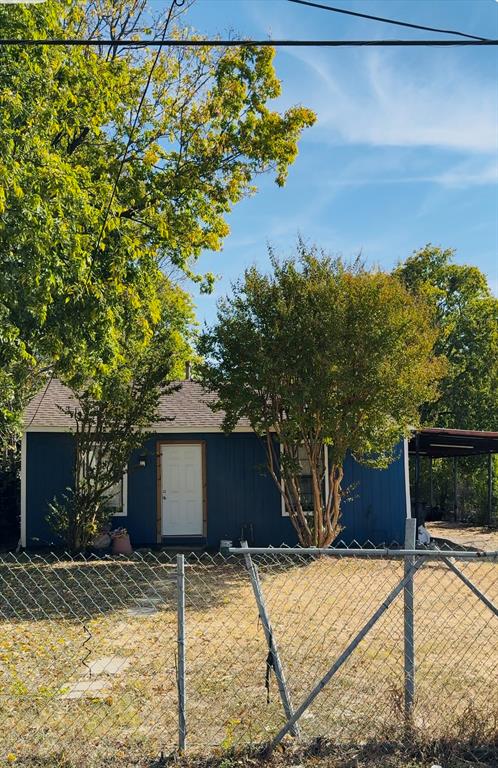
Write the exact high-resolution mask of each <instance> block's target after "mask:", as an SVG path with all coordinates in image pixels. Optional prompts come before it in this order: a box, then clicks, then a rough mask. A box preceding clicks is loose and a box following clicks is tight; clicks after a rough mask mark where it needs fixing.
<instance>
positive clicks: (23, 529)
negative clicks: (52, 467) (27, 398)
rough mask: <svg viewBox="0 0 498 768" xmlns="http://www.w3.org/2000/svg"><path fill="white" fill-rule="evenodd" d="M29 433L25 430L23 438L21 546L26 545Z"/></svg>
mask: <svg viewBox="0 0 498 768" xmlns="http://www.w3.org/2000/svg"><path fill="white" fill-rule="evenodd" d="M27 440H28V438H27V435H26V432H23V434H22V438H21V547H25V546H26V458H27Z"/></svg>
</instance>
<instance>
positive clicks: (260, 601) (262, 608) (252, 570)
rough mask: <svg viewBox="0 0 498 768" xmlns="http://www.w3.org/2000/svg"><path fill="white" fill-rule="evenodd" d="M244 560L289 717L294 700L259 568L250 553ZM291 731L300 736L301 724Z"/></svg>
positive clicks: (241, 543) (294, 726)
mask: <svg viewBox="0 0 498 768" xmlns="http://www.w3.org/2000/svg"><path fill="white" fill-rule="evenodd" d="M240 545H241V547H242V548H245V547H247V542H246V541H241V542H240ZM244 560H245V564H246V568H247V570H248V572H249V578H250V579H251V586H252V590H253V592H254V597H255V598H256V604H257V606H258V613H259V618H260V619H261V624H262V625H263V631H264V633H265V638H266V642H267V644H268V649H269V652H270V654H271V658H272V661H273V669H274V672H275V677H276V678H277V685H278V692H279V694H280V699H281V701H282V706H283V708H284V712H285V715H286V717H287V719H289V718H291V717H292V716H293V715H294V709H293V706H292V701H291V698H290V694H289V691H288V689H287V682H286V680H285V674H284V668H283V666H282V662H281V660H280V654H279V652H278V646H277V641H276V640H275V637H274V635H273V629H272V626H271V623H270V618H269V616H268V610H267V608H266V603H265V598H264V596H263V590H262V589H261V581H260V578H259V572H258V568H257V566H256V565H255V564H254V562H253V560H252V557H251V555H250V554H247V555H244ZM291 733H292V735H293V736H299V726H298V725H297V724H294V725H293V726H292V728H291Z"/></svg>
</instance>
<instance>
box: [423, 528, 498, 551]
mask: <svg viewBox="0 0 498 768" xmlns="http://www.w3.org/2000/svg"><path fill="white" fill-rule="evenodd" d="M426 527H427V530H428V531H429V533H430V534H431V536H437V537H438V538H442V539H446V540H448V541H454V542H455V544H458V545H459V546H463V547H470V548H472V549H479V550H488V551H491V550H495V551H496V550H498V528H495V529H489V528H486V527H482V526H477V525H463V524H462V523H451V522H443V521H437V522H433V523H427V525H426Z"/></svg>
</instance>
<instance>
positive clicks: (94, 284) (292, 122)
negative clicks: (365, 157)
mask: <svg viewBox="0 0 498 768" xmlns="http://www.w3.org/2000/svg"><path fill="white" fill-rule="evenodd" d="M154 8H155V5H154V4H153V3H152V2H151V3H148V2H144V0H98V2H91V1H90V0H86V1H85V2H79V1H78V0H48V2H46V3H43V4H40V5H36V6H19V5H15V6H12V5H11V6H5V5H4V6H0V36H2V37H19V38H37V37H44V38H63V37H112V38H117V37H120V36H121V37H132V36H134V35H142V34H146V32H147V30H146V28H147V27H149V26H150V25H151V19H152V18H153V16H154ZM163 10H164V9H163ZM156 22H157V24H158V25H160V24H162V23H163V22H164V16H163V17H162V19H161V18H159V19H156ZM176 23H177V24H178V23H179V20H178V19H177V22H176ZM158 28H159V27H158ZM168 34H169V33H168ZM171 34H176V35H182V34H183V32H182V30H181V29H180V28H179V27H178V26H177V27H176V28H175V29H174V30H173V29H172V31H171ZM273 54H274V52H273V51H272V50H271V49H268V48H262V49H259V48H256V47H251V48H242V49H238V48H229V49H218V48H216V49H213V48H209V47H208V46H202V47H199V48H196V49H195V50H194V49H188V50H180V49H171V48H165V49H164V50H163V51H162V53H161V55H160V57H159V61H158V64H157V66H156V67H155V69H154V72H153V75H152V78H151V83H150V87H149V89H148V91H147V95H146V97H145V100H144V104H143V108H142V110H141V112H140V116H139V119H138V123H137V127H136V131H135V132H134V134H133V136H132V137H131V139H132V140H131V146H130V149H129V153H128V155H127V157H126V161H125V163H124V169H123V173H122V174H121V177H120V180H119V183H118V185H117V188H116V194H115V196H114V199H113V202H112V206H111V208H110V211H109V216H108V217H107V219H106V212H107V209H108V206H109V203H110V200H111V194H112V190H113V186H114V183H115V180H116V178H117V173H118V168H119V166H120V163H121V160H122V158H123V155H124V152H125V147H126V145H127V143H128V139H129V137H130V126H131V125H132V123H133V120H134V118H135V115H136V109H137V105H138V103H139V100H140V96H141V94H142V92H143V89H144V87H145V84H146V82H147V77H148V75H149V73H150V71H151V66H152V61H153V58H154V56H155V49H154V51H152V52H151V51H146V50H143V49H138V50H131V49H126V50H122V49H119V48H118V47H115V48H111V49H109V47H102V48H98V47H92V48H84V47H73V48H64V47H61V46H60V47H29V48H22V47H16V46H10V47H9V46H3V47H2V49H1V50H0V320H1V331H0V371H1V373H0V430H2V431H3V432H5V430H7V429H10V428H11V427H13V426H16V425H17V424H18V419H19V413H20V410H21V407H22V405H23V403H24V402H25V400H26V398H27V397H28V396H29V394H30V393H31V391H32V389H33V387H36V386H38V385H39V381H40V378H39V377H40V375H41V374H42V373H43V372H47V371H50V372H51V373H55V374H56V375H58V376H63V377H65V378H67V377H72V376H73V375H76V374H77V375H78V376H80V377H83V378H91V377H93V376H99V375H101V374H107V373H109V372H111V371H112V370H113V369H114V368H116V367H119V365H120V364H121V361H122V360H121V354H122V345H121V339H122V337H123V335H126V334H127V333H128V329H129V328H130V327H134V328H140V331H141V334H142V336H143V338H144V341H145V342H147V340H148V339H150V338H151V337H152V336H153V334H154V328H155V325H156V323H157V322H158V317H159V314H160V311H161V298H160V293H161V290H162V282H161V280H160V275H161V271H163V272H164V273H165V274H167V275H169V276H170V277H175V279H176V278H181V277H185V276H187V277H189V278H190V279H191V280H194V281H196V282H198V283H199V284H200V286H201V289H203V290H209V287H210V285H211V284H212V279H213V278H212V276H211V275H202V274H197V273H196V270H195V262H196V260H197V258H198V257H199V255H200V253H201V252H202V251H203V250H204V249H219V248H220V247H221V245H222V242H223V239H224V237H225V236H226V235H227V233H228V225H227V223H226V221H225V217H226V215H227V214H228V213H229V212H230V210H231V208H232V206H233V205H234V204H235V203H236V202H238V201H239V200H240V199H241V198H242V197H243V196H244V195H246V194H249V193H250V192H252V191H253V190H254V185H253V182H254V178H255V177H256V176H257V175H258V174H259V173H263V172H266V171H271V170H273V171H274V172H275V177H276V181H277V183H278V184H283V183H284V181H285V177H286V173H287V168H288V166H289V164H290V163H292V161H293V160H294V159H295V157H296V154H297V140H298V138H299V135H300V133H301V130H302V129H303V128H304V127H305V126H308V125H311V124H312V123H313V120H314V116H313V114H312V113H311V112H310V111H309V110H307V109H304V108H302V107H295V108H291V109H289V110H288V111H287V112H285V114H279V113H277V112H275V111H272V110H270V109H269V108H268V106H267V102H268V101H269V100H271V99H273V98H275V97H276V96H278V94H279V92H280V83H279V81H278V79H277V77H276V75H275V72H274V69H273V64H272V59H273ZM104 222H106V223H105V227H104V229H103V232H102V237H101V238H99V233H100V232H101V229H102V227H103V226H104ZM97 244H98V247H97ZM181 301H183V299H181Z"/></svg>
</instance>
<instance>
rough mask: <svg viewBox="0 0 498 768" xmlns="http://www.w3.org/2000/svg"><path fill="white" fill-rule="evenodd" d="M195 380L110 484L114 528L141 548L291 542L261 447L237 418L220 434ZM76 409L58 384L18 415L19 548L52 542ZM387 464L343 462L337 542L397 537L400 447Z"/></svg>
mask: <svg viewBox="0 0 498 768" xmlns="http://www.w3.org/2000/svg"><path fill="white" fill-rule="evenodd" d="M209 400H210V396H209V395H208V394H207V393H206V392H205V391H204V390H203V389H202V388H201V386H200V385H199V384H198V383H196V382H194V381H185V382H182V386H181V389H180V390H179V391H178V392H176V393H174V394H172V395H169V396H167V397H164V398H163V400H162V402H161V407H160V420H159V421H158V423H157V424H154V425H153V427H152V429H151V432H153V437H152V438H151V439H149V440H148V441H147V442H146V443H145V445H144V446H143V449H141V450H140V451H138V452H136V453H135V454H134V455H132V456H131V457H130V461H129V464H128V468H127V472H125V473H124V475H123V480H122V482H121V483H120V484H119V487H117V488H116V491H115V495H114V497H113V499H114V500H115V506H116V516H115V517H114V518H113V521H112V522H113V525H114V526H124V527H126V529H127V530H128V532H129V534H130V537H131V541H132V544H133V545H134V546H135V547H139V546H152V545H158V544H160V545H164V546H181V547H192V546H200V547H208V548H212V549H215V548H216V549H217V548H218V547H219V544H220V540H222V539H229V540H232V541H234V542H238V541H239V540H240V539H241V538H242V539H247V540H248V541H249V543H250V544H252V545H253V546H268V545H275V546H276V545H280V544H283V543H285V544H289V545H293V544H295V543H296V535H295V532H294V529H293V527H292V525H291V523H290V520H289V518H288V517H287V516H286V515H285V510H284V509H283V505H282V500H281V496H280V493H279V491H278V489H277V488H276V487H275V485H274V483H273V481H272V480H271V478H270V476H269V475H268V473H267V472H266V469H265V464H266V457H265V451H264V446H263V444H262V442H261V441H260V439H259V438H258V437H257V436H256V435H255V434H254V433H253V432H252V430H251V429H250V427H249V425H248V424H247V423H244V422H240V423H239V424H238V426H237V427H236V429H235V431H234V432H233V433H232V434H230V435H228V436H226V435H224V434H223V432H222V431H221V420H222V414H220V413H213V411H212V410H211V409H210V408H209ZM70 405H74V401H73V399H72V396H71V393H70V391H69V390H68V389H66V388H65V387H64V386H63V385H62V384H60V382H58V381H55V380H54V381H52V382H51V384H50V386H49V387H48V388H47V389H46V390H44V391H43V392H42V393H40V394H39V395H37V396H36V397H35V398H34V399H33V401H32V402H31V404H30V406H29V407H28V409H27V411H26V414H25V431H24V435H23V440H22V471H21V544H22V545H23V546H25V547H40V546H53V545H57V543H58V542H57V540H56V538H55V536H54V533H53V532H52V531H51V530H50V527H49V525H48V523H47V520H46V517H47V513H48V504H49V503H50V502H51V501H52V500H53V499H54V497H56V496H59V495H60V494H62V493H64V490H65V489H66V488H68V487H71V486H72V484H73V472H74V469H73V468H74V437H73V433H72V424H71V420H70V418H69V416H67V415H66V413H64V410H63V409H64V408H65V407H67V406H70ZM398 454H399V455H398V457H397V459H396V460H395V461H394V462H393V463H392V464H391V465H390V466H389V468H388V469H385V470H378V469H369V468H366V467H362V466H360V465H359V464H358V463H356V462H355V461H354V460H353V459H352V458H348V460H347V462H346V465H345V476H344V483H343V486H348V485H352V487H353V489H354V490H353V493H352V494H351V496H352V498H351V499H350V500H348V501H345V502H343V518H342V524H343V526H344V530H343V532H342V534H341V539H342V540H343V541H344V542H346V543H348V544H349V543H351V542H359V543H360V544H363V543H365V542H367V541H370V542H372V543H373V544H374V545H381V544H392V543H401V542H402V541H403V537H404V527H405V518H406V516H407V514H408V515H409V514H410V512H409V510H410V500H409V490H408V473H407V466H408V452H407V445H406V442H405V443H404V444H403V443H402V444H400V446H399V450H398Z"/></svg>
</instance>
